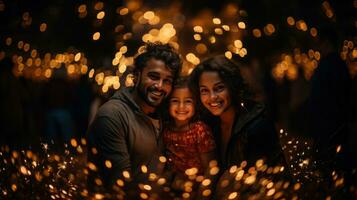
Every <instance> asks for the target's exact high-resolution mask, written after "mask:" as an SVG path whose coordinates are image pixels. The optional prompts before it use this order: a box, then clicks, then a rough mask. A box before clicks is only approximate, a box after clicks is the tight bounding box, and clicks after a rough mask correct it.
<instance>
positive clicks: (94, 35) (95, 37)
mask: <svg viewBox="0 0 357 200" xmlns="http://www.w3.org/2000/svg"><path fill="white" fill-rule="evenodd" d="M99 38H100V33H99V32H95V33H94V34H93V40H99Z"/></svg>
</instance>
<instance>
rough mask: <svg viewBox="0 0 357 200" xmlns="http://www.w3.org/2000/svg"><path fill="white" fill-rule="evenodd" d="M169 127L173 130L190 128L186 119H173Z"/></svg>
mask: <svg viewBox="0 0 357 200" xmlns="http://www.w3.org/2000/svg"><path fill="white" fill-rule="evenodd" d="M171 129H172V130H173V131H188V130H189V129H190V123H189V122H186V121H185V122H180V121H175V122H174V123H173V126H172V128H171Z"/></svg>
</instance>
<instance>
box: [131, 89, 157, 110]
mask: <svg viewBox="0 0 357 200" xmlns="http://www.w3.org/2000/svg"><path fill="white" fill-rule="evenodd" d="M132 95H133V99H134V101H135V103H136V104H137V105H138V106H139V107H140V108H141V110H142V111H143V112H144V113H145V114H146V115H148V114H149V113H153V112H155V107H152V106H149V105H147V104H146V102H145V101H144V100H143V99H142V98H141V97H140V96H139V94H138V91H137V90H134V91H133V93H132Z"/></svg>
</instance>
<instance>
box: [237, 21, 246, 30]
mask: <svg viewBox="0 0 357 200" xmlns="http://www.w3.org/2000/svg"><path fill="white" fill-rule="evenodd" d="M238 28H240V29H245V28H246V26H245V23H244V22H238Z"/></svg>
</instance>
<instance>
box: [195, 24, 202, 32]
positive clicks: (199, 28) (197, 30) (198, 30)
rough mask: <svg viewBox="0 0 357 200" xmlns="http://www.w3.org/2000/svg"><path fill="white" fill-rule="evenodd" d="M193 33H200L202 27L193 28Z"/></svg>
mask: <svg viewBox="0 0 357 200" xmlns="http://www.w3.org/2000/svg"><path fill="white" fill-rule="evenodd" d="M193 31H195V32H196V33H202V32H203V28H202V26H194V27H193Z"/></svg>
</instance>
